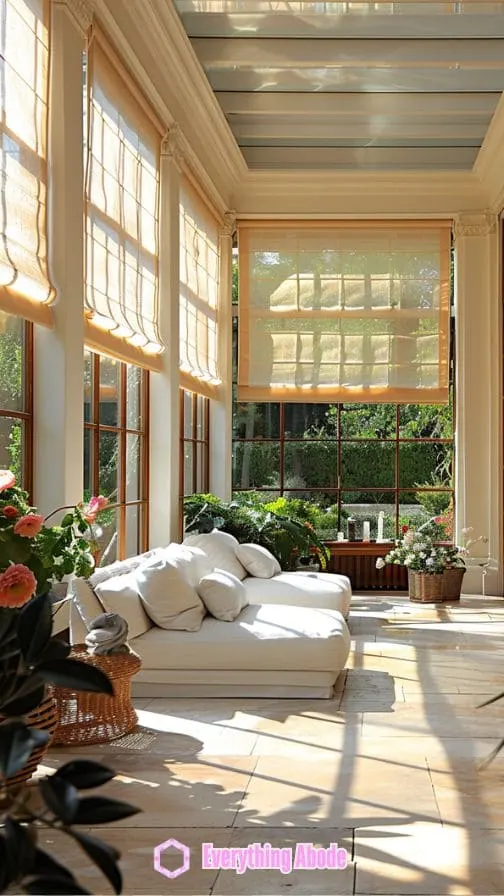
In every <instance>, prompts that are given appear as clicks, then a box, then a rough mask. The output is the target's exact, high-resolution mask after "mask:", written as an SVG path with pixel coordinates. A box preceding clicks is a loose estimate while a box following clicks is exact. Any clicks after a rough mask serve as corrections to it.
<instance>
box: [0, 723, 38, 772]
mask: <svg viewBox="0 0 504 896" xmlns="http://www.w3.org/2000/svg"><path fill="white" fill-rule="evenodd" d="M48 740H49V735H48V733H47V732H46V731H38V730H37V729H36V728H28V727H27V725H25V724H24V722H22V721H21V720H20V719H8V720H7V721H6V722H1V723H0V775H4V777H6V778H10V777H12V775H15V774H16V772H18V771H19V769H20V768H23V765H24V764H25V762H26V761H27V759H29V757H30V756H31V753H32V750H33V749H34V747H37V746H40V745H42V744H46V743H47V741H48Z"/></svg>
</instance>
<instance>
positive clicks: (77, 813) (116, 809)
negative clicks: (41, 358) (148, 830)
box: [0, 470, 138, 894]
mask: <svg viewBox="0 0 504 896" xmlns="http://www.w3.org/2000/svg"><path fill="white" fill-rule="evenodd" d="M89 509H90V508H89V507H88V508H85V507H84V506H79V507H74V508H73V509H72V510H71V511H70V512H69V513H68V514H66V516H65V517H64V519H63V520H62V522H61V525H59V526H52V527H49V526H46V525H45V520H44V519H43V517H42V516H41V515H40V514H38V513H37V512H36V510H35V508H33V507H30V505H29V504H28V501H27V494H26V492H24V491H23V490H22V489H19V488H17V487H16V484H15V478H14V475H13V474H12V473H11V472H10V471H9V470H1V471H0V892H4V891H5V890H7V889H12V888H13V887H16V888H18V887H23V891H24V892H27V893H38V894H40V893H69V894H70V893H87V892H88V891H87V890H85V889H83V888H82V887H81V886H80V884H79V883H78V882H77V881H76V879H75V877H74V875H73V873H72V872H71V871H70V870H69V869H68V868H66V867H65V866H64V865H62V864H61V863H60V862H58V861H57V860H56V859H55V858H54V857H53V856H51V855H50V854H48V853H46V852H45V850H43V849H41V847H40V845H39V843H38V833H39V830H40V828H41V827H43V826H50V827H51V828H52V829H56V830H60V831H62V832H64V833H66V834H68V835H69V836H70V837H72V838H73V839H74V840H75V841H76V842H77V843H78V844H79V845H80V846H81V847H82V849H83V850H84V852H85V853H86V854H87V855H88V856H89V858H90V860H91V861H93V862H94V863H95V864H96V865H98V867H99V868H100V869H101V870H102V872H103V873H104V875H105V876H106V877H107V879H108V880H109V881H110V883H111V884H112V886H113V888H114V890H115V892H118V893H119V892H120V891H121V888H122V881H121V874H120V871H119V868H118V866H117V860H118V858H119V854H118V853H117V851H116V850H115V849H113V848H112V847H110V846H108V845H107V844H106V843H103V842H102V841H101V840H99V839H97V838H96V837H91V836H89V835H88V834H86V833H85V832H84V831H83V830H79V826H84V827H90V826H92V825H100V824H104V823H107V822H109V821H115V820H117V819H120V818H126V817H128V816H129V815H132V814H134V813H135V812H137V811H138V810H137V809H136V808H135V807H134V806H130V805H129V804H127V803H122V802H120V801H117V800H109V799H104V798H102V797H96V796H92V797H81V796H80V793H79V790H82V789H84V790H85V789H87V788H96V787H99V786H100V785H101V784H104V783H105V782H106V781H109V780H110V779H111V778H113V777H114V772H113V771H111V770H110V769H108V768H107V767H105V766H103V765H101V764H100V763H95V762H90V761H87V760H74V761H73V762H69V763H66V764H65V765H63V766H61V767H60V768H59V769H58V771H57V772H56V773H55V774H54V775H52V776H50V777H48V778H41V779H40V780H38V781H37V782H36V784H34V785H30V786H28V785H27V784H26V781H27V779H28V778H29V777H30V774H31V773H32V771H33V770H34V769H35V768H36V766H37V763H38V762H39V761H40V758H41V756H42V754H43V751H44V750H45V749H46V748H47V746H48V744H49V743H50V738H51V733H52V731H53V730H54V727H55V725H56V723H57V716H56V713H55V711H54V703H53V701H52V697H51V692H50V686H51V685H53V684H54V685H59V686H61V687H71V688H74V689H77V690H83V691H96V692H101V693H105V694H112V693H113V689H112V685H111V683H110V681H109V679H108V678H107V676H106V675H105V674H104V673H103V672H101V671H100V670H99V669H97V668H95V667H93V666H91V665H88V664H87V663H81V662H78V661H77V660H74V659H71V658H69V654H70V647H69V646H68V644H65V643H64V642H63V641H61V640H59V639H57V638H54V637H52V621H53V620H52V606H51V599H50V596H49V589H50V587H51V584H52V582H53V581H54V580H61V579H62V578H63V576H65V575H67V574H70V573H72V572H74V571H75V572H77V573H78V574H79V575H88V574H89V573H90V572H91V570H92V569H93V560H92V558H91V556H90V554H89V551H88V543H87V541H86V540H85V539H84V538H83V537H82V536H83V534H84V532H85V531H86V529H87V526H88V523H87V521H86V518H85V515H86V513H87V511H89ZM92 515H93V507H92V508H91V516H92ZM74 825H77V826H78V827H77V828H74V827H73V826H74Z"/></svg>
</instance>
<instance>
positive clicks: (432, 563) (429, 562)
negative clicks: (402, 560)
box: [425, 557, 434, 566]
mask: <svg viewBox="0 0 504 896" xmlns="http://www.w3.org/2000/svg"><path fill="white" fill-rule="evenodd" d="M425 563H426V565H427V566H434V558H433V557H427V560H426V561H425Z"/></svg>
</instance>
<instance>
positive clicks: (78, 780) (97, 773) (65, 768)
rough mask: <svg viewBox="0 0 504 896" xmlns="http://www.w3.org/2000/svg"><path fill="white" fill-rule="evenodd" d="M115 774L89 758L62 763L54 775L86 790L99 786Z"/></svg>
mask: <svg viewBox="0 0 504 896" xmlns="http://www.w3.org/2000/svg"><path fill="white" fill-rule="evenodd" d="M115 775H116V773H115V772H114V771H113V770H112V769H110V768H107V766H106V765H101V763H100V762H93V761H92V760H91V759H73V760H72V761H71V762H67V763H65V765H62V766H61V768H59V769H58V771H57V772H56V774H55V775H54V777H55V778H63V780H64V781H69V782H70V784H73V785H74V787H78V788H79V789H81V790H87V789H88V788H90V787H101V785H102V784H106V783H107V781H111V780H112V778H115Z"/></svg>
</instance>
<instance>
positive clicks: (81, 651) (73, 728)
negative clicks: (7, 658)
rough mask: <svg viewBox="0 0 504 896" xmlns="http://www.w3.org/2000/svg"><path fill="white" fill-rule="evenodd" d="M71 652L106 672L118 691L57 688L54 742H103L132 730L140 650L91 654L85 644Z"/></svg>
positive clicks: (135, 719)
mask: <svg viewBox="0 0 504 896" xmlns="http://www.w3.org/2000/svg"><path fill="white" fill-rule="evenodd" d="M71 656H72V658H73V659H76V660H80V661H81V662H85V663H90V664H91V665H92V666H97V667H98V668H99V669H101V670H102V672H105V674H106V675H108V677H109V679H110V681H111V682H112V685H113V688H114V694H113V696H108V695H107V694H96V693H93V692H90V691H73V690H70V689H68V688H55V689H54V698H55V700H56V704H57V709H58V715H59V722H58V727H57V729H56V731H55V734H54V738H53V744H75V745H79V744H99V743H103V742H104V741H108V740H113V739H114V738H116V737H121V735H123V734H127V733H128V732H129V731H131V730H132V729H133V728H134V727H135V726H136V724H137V716H136V713H135V710H134V708H133V705H132V702H131V679H132V676H133V675H135V673H136V672H138V670H139V669H140V666H141V660H140V657H139V656H137V654H136V653H115V654H111V655H110V656H91V655H90V654H89V653H88V652H87V651H86V648H85V647H84V646H77V647H74V649H73V650H72V653H71Z"/></svg>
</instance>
